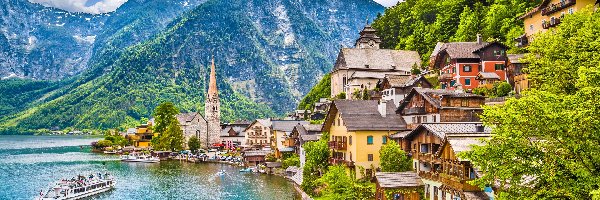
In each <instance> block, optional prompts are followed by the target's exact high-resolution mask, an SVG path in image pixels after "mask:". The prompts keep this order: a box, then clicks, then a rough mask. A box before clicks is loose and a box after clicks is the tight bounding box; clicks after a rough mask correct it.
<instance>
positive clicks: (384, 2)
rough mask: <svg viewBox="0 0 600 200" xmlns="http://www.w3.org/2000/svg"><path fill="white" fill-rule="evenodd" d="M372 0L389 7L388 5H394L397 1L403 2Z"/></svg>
mask: <svg viewBox="0 0 600 200" xmlns="http://www.w3.org/2000/svg"><path fill="white" fill-rule="evenodd" d="M374 1H375V2H377V3H379V4H381V5H383V6H385V7H390V6H395V5H396V3H398V2H399V1H402V2H404V1H405V0H374Z"/></svg>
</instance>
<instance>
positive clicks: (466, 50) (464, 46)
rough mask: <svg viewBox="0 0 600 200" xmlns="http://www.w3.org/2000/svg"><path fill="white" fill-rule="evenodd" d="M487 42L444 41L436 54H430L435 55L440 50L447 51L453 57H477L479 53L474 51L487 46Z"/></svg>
mask: <svg viewBox="0 0 600 200" xmlns="http://www.w3.org/2000/svg"><path fill="white" fill-rule="evenodd" d="M488 44H489V43H487V42H482V43H478V42H450V43H444V44H443V45H442V46H441V47H440V50H439V51H437V52H436V54H432V56H435V55H437V54H439V53H441V52H442V51H445V52H447V53H448V55H449V56H450V57H451V58H453V59H456V58H479V55H477V54H476V53H474V52H475V51H477V50H479V49H481V48H483V47H485V46H487V45H488Z"/></svg>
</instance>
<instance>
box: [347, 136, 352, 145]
mask: <svg viewBox="0 0 600 200" xmlns="http://www.w3.org/2000/svg"><path fill="white" fill-rule="evenodd" d="M348 144H350V145H352V136H350V137H348Z"/></svg>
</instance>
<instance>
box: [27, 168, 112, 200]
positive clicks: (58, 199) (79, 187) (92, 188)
mask: <svg viewBox="0 0 600 200" xmlns="http://www.w3.org/2000/svg"><path fill="white" fill-rule="evenodd" d="M114 186H115V180H114V178H113V177H112V176H111V175H110V174H108V173H106V174H104V175H103V174H100V173H98V174H96V175H93V174H92V175H89V176H88V177H85V176H77V177H76V178H75V177H74V178H71V179H70V180H61V181H58V182H56V183H54V184H52V185H51V186H50V187H49V188H48V189H47V190H46V192H44V191H43V190H42V191H40V196H38V197H37V198H36V200H51V199H52V200H74V199H82V198H86V197H90V196H93V195H97V194H100V193H103V192H106V191H109V190H111V189H112V188H114Z"/></svg>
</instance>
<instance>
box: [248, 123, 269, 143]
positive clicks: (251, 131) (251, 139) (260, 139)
mask: <svg viewBox="0 0 600 200" xmlns="http://www.w3.org/2000/svg"><path fill="white" fill-rule="evenodd" d="M244 132H245V133H246V135H245V136H244V138H245V139H246V145H245V147H250V148H255V149H257V148H258V149H262V148H264V147H270V145H271V119H257V120H254V122H252V124H250V126H248V127H246V129H244Z"/></svg>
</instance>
